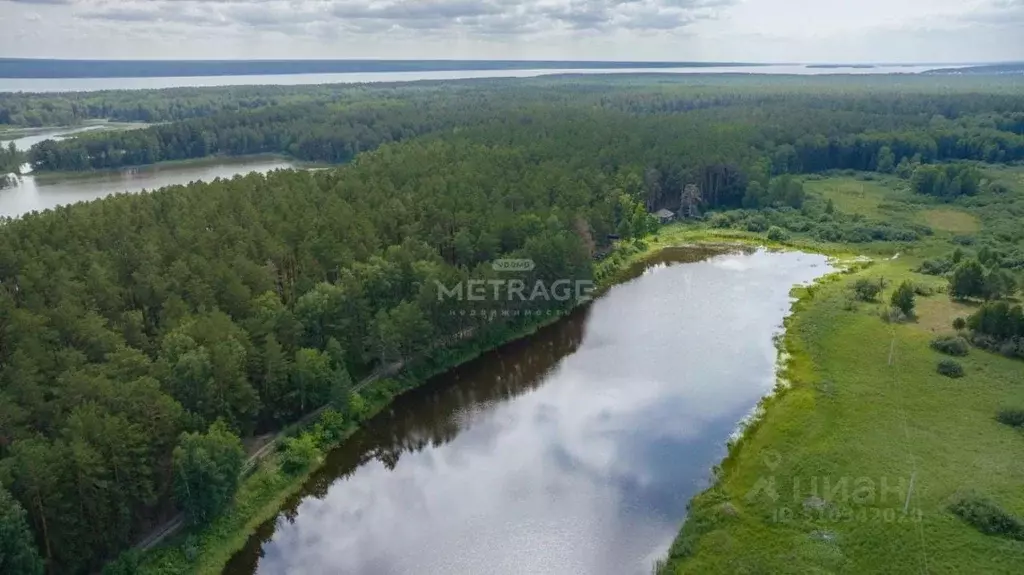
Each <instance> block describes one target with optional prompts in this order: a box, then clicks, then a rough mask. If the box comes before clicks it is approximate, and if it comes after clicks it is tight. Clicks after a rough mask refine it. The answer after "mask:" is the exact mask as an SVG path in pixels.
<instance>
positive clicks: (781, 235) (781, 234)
mask: <svg viewBox="0 0 1024 575" xmlns="http://www.w3.org/2000/svg"><path fill="white" fill-rule="evenodd" d="M768 239H769V240H771V241H773V242H784V241H786V240H788V239H789V232H787V231H786V230H784V229H782V228H780V227H779V226H772V227H770V228H768Z"/></svg>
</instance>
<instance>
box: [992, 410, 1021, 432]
mask: <svg viewBox="0 0 1024 575" xmlns="http://www.w3.org/2000/svg"><path fill="white" fill-rule="evenodd" d="M996 420H997V421H998V422H999V423H1002V424H1003V425H1009V426H1010V427H1018V428H1024V409H1004V410H1002V411H1000V412H999V414H998V415H996Z"/></svg>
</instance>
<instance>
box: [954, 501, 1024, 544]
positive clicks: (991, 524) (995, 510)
mask: <svg viewBox="0 0 1024 575" xmlns="http://www.w3.org/2000/svg"><path fill="white" fill-rule="evenodd" d="M949 510H950V511H952V512H953V514H954V515H956V516H957V517H959V518H960V519H962V520H963V521H964V522H965V523H967V524H968V525H971V526H972V527H974V528H975V529H977V530H978V531H981V532H982V533H984V534H986V535H996V536H999V537H1006V538H1008V539H1016V540H1018V541H1022V540H1024V524H1022V523H1021V521H1020V520H1019V519H1017V518H1016V517H1014V516H1012V515H1010V514H1009V513H1007V512H1005V511H1003V510H1002V509H1000V508H999V506H997V505H996V504H995V503H992V502H991V501H989V500H987V499H985V498H982V497H979V496H977V495H973V494H972V495H966V496H964V497H961V498H960V499H959V500H957V501H956V502H955V503H953V504H952V505H950V507H949Z"/></svg>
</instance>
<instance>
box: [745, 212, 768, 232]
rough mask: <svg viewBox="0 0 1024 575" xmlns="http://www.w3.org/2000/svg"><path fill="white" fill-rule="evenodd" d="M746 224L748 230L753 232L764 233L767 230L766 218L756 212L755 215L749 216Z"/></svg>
mask: <svg viewBox="0 0 1024 575" xmlns="http://www.w3.org/2000/svg"><path fill="white" fill-rule="evenodd" d="M746 226H747V231H748V232H754V233H758V234H760V233H764V232H766V231H768V220H767V219H766V218H765V217H764V216H762V215H760V214H758V215H756V216H753V217H751V218H749V219H748V220H747V224H746Z"/></svg>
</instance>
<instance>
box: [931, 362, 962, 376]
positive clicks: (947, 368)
mask: <svg viewBox="0 0 1024 575" xmlns="http://www.w3.org/2000/svg"><path fill="white" fill-rule="evenodd" d="M937 370H938V372H939V373H940V374H942V375H944V376H946V377H949V378H953V379H960V378H961V377H963V376H964V366H962V365H960V362H958V361H955V360H952V359H944V360H942V361H940V362H939V366H938V368H937Z"/></svg>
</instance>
